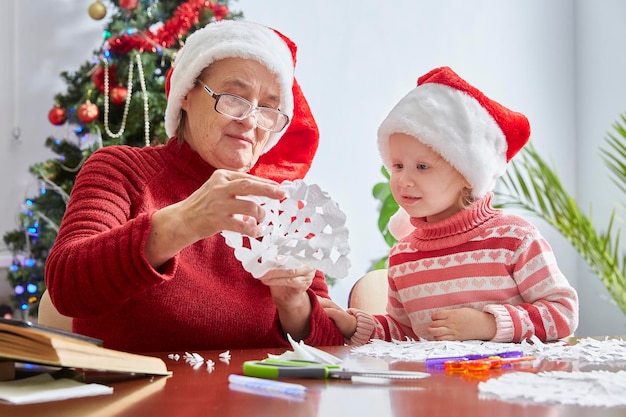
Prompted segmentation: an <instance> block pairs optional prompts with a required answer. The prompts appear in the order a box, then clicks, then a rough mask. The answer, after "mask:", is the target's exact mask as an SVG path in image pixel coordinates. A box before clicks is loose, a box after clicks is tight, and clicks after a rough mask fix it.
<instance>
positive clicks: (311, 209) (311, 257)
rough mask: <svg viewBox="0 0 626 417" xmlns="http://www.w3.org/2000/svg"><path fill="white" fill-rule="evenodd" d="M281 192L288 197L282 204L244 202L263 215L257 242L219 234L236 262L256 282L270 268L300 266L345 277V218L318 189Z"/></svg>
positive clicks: (294, 186) (299, 186) (291, 187)
mask: <svg viewBox="0 0 626 417" xmlns="http://www.w3.org/2000/svg"><path fill="white" fill-rule="evenodd" d="M281 187H282V188H283V189H284V190H285V191H286V194H287V196H286V198H285V199H283V200H282V201H277V200H272V199H269V198H265V197H246V198H247V199H249V200H251V201H254V202H256V203H257V204H259V205H260V206H261V207H263V209H264V210H265V219H264V220H263V222H262V223H261V224H260V225H259V227H260V228H261V231H262V236H261V237H259V238H257V239H252V238H249V237H248V236H244V235H242V234H241V233H236V232H232V231H223V232H222V236H224V238H225V239H226V244H228V245H229V246H230V247H232V248H233V249H235V257H236V258H237V259H238V260H239V261H241V264H242V265H243V267H244V269H245V270H246V271H248V272H250V273H251V274H252V276H254V277H255V278H259V277H261V276H263V275H264V274H266V273H267V272H268V271H269V270H271V269H292V268H297V267H299V266H300V265H302V264H307V265H310V266H312V267H314V268H316V269H318V270H320V271H322V272H324V273H325V274H327V275H329V276H331V277H333V278H345V277H346V276H347V275H348V269H349V268H350V261H349V260H348V258H347V255H348V253H349V252H350V248H349V245H348V229H347V228H346V226H345V222H346V215H345V214H344V213H343V212H342V211H341V210H340V209H339V206H338V205H337V203H336V202H334V201H333V200H332V199H331V198H330V197H329V196H328V194H327V193H326V192H324V191H322V189H321V188H320V187H319V186H318V185H316V184H313V185H310V186H309V185H307V184H306V183H305V182H304V181H303V180H296V181H284V182H283V183H282V184H281ZM247 246H249V247H247Z"/></svg>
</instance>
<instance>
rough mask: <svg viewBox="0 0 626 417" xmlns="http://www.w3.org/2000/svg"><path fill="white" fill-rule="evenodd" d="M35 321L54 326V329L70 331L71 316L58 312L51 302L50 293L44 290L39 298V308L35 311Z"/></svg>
mask: <svg viewBox="0 0 626 417" xmlns="http://www.w3.org/2000/svg"><path fill="white" fill-rule="evenodd" d="M37 323H38V324H41V325H43V326H48V327H54V328H56V329H61V330H66V331H68V332H71V331H72V318H71V317H68V316H64V315H63V314H61V313H59V312H58V311H57V309H56V307H55V306H54V304H52V300H51V299H50V294H48V291H47V290H46V291H44V293H43V294H42V295H41V300H39V310H38V312H37Z"/></svg>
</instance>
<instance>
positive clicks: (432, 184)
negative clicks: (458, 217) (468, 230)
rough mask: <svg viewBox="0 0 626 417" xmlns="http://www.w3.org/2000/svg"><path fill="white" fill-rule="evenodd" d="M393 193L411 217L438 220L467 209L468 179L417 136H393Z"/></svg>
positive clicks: (391, 149)
mask: <svg viewBox="0 0 626 417" xmlns="http://www.w3.org/2000/svg"><path fill="white" fill-rule="evenodd" d="M389 155H390V159H391V177H390V186H391V192H392V194H393V196H394V198H395V199H396V201H397V202H398V204H399V205H400V206H401V207H402V208H403V209H405V210H406V211H407V213H409V215H410V216H411V217H423V218H426V221H427V222H429V223H432V222H437V221H440V220H443V219H445V218H448V217H450V216H452V215H453V214H455V213H458V212H459V211H461V210H463V208H464V205H463V190H464V189H465V188H470V185H469V183H468V182H467V181H466V180H465V178H464V177H463V176H462V175H461V174H460V173H459V172H458V171H457V170H456V169H455V168H454V167H453V166H452V165H450V164H449V163H448V162H447V161H446V160H444V159H443V158H442V157H441V156H440V155H439V154H438V153H436V152H435V151H433V150H432V149H431V148H430V147H429V146H427V145H424V144H423V143H422V142H420V141H419V140H417V139H416V138H415V137H413V136H409V135H405V134H403V133H394V134H393V135H391V136H390V137H389Z"/></svg>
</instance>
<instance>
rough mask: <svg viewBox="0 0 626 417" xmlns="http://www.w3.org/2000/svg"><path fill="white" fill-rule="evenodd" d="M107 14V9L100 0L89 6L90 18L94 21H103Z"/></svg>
mask: <svg viewBox="0 0 626 417" xmlns="http://www.w3.org/2000/svg"><path fill="white" fill-rule="evenodd" d="M106 14H107V8H106V6H105V5H104V4H102V2H101V1H100V0H96V1H95V2H93V3H91V5H90V6H89V17H91V18H92V19H93V20H101V19H102V18H104V16H106Z"/></svg>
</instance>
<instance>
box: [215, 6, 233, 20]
mask: <svg viewBox="0 0 626 417" xmlns="http://www.w3.org/2000/svg"><path fill="white" fill-rule="evenodd" d="M228 13H229V12H228V6H226V5H225V4H218V5H216V6H215V7H214V8H213V16H215V20H222V19H224V18H225V17H227V16H228Z"/></svg>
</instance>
